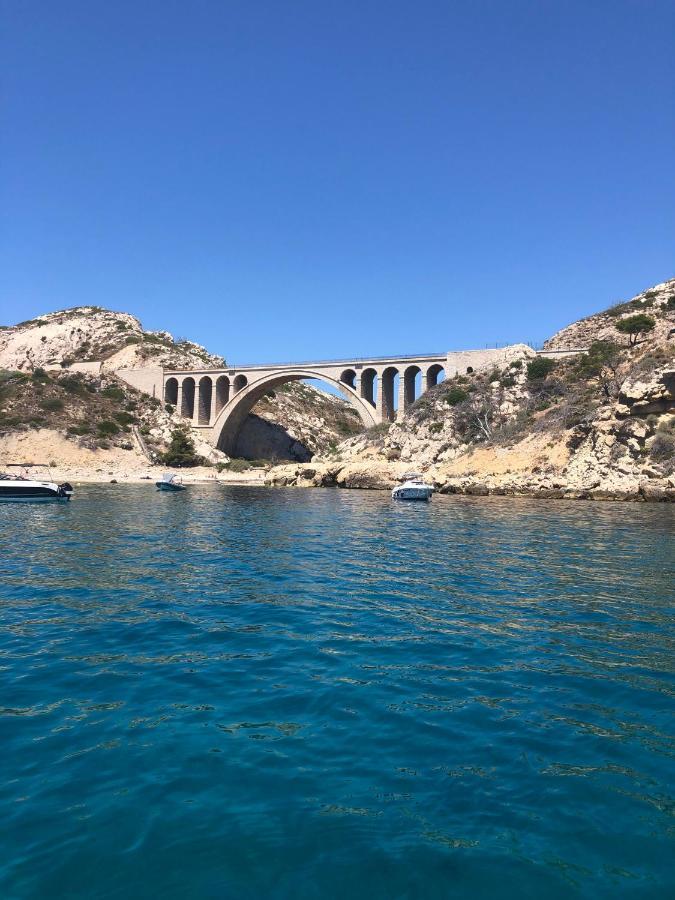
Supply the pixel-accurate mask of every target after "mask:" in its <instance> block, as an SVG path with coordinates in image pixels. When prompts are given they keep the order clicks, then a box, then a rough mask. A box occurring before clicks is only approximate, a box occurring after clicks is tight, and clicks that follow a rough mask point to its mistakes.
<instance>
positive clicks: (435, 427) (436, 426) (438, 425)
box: [429, 422, 443, 434]
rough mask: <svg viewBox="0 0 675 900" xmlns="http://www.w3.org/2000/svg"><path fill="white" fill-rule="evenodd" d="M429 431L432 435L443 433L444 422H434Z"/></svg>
mask: <svg viewBox="0 0 675 900" xmlns="http://www.w3.org/2000/svg"><path fill="white" fill-rule="evenodd" d="M429 431H430V432H431V434H438V433H439V431H443V423H442V422H432V423H431V425H430V426H429Z"/></svg>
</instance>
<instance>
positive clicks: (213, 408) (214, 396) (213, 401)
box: [209, 384, 218, 425]
mask: <svg viewBox="0 0 675 900" xmlns="http://www.w3.org/2000/svg"><path fill="white" fill-rule="evenodd" d="M217 394H218V391H217V389H216V385H215V384H214V385H213V387H212V388H211V409H210V410H209V425H213V423H214V422H215V420H216V400H217Z"/></svg>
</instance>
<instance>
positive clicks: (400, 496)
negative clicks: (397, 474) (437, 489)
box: [391, 472, 434, 500]
mask: <svg viewBox="0 0 675 900" xmlns="http://www.w3.org/2000/svg"><path fill="white" fill-rule="evenodd" d="M401 480H402V482H403V483H402V484H399V486H398V487H395V488H394V490H393V491H392V492H391V496H392V499H394V500H431V495H432V494H433V492H434V489H433V486H432V485H430V484H425V483H424V479H423V478H422V476H421V475H419V474H418V473H417V472H408V473H406V474H405V475H404V476H403V477H402V479H401Z"/></svg>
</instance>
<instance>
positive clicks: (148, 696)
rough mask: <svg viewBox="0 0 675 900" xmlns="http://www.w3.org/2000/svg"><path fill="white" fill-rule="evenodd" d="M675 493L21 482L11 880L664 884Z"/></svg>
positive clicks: (10, 710)
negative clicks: (539, 494) (40, 489)
mask: <svg viewBox="0 0 675 900" xmlns="http://www.w3.org/2000/svg"><path fill="white" fill-rule="evenodd" d="M674 523H675V511H673V509H672V508H671V507H669V506H657V505H625V504H590V503H588V504H587V503H580V502H578V503H565V502H556V503H542V502H539V503H534V502H529V501H513V500H507V499H497V498H489V499H480V500H477V499H476V500H474V499H471V498H463V497H456V498H455V497H439V498H436V499H435V500H434V502H433V503H432V504H431V505H430V506H426V505H414V504H410V505H405V504H398V505H396V504H392V503H391V502H390V501H389V499H388V497H387V496H386V495H383V494H370V493H361V492H359V493H356V492H354V493H352V492H343V491H299V490H295V491H294V490H287V491H283V490H279V491H267V490H261V489H257V488H255V489H254V488H250V489H249V488H229V489H228V488H222V487H218V486H208V487H206V486H205V487H193V488H191V489H190V490H189V491H186V492H184V494H181V495H176V496H168V495H166V496H165V495H162V494H156V493H155V492H154V490H153V488H152V487H151V486H124V487H121V486H117V487H113V486H105V487H103V486H101V487H95V486H92V487H86V488H81V489H79V490H78V492H77V495H76V499H75V500H74V501H73V502H72V503H71V504H68V505H63V506H28V505H21V506H19V505H16V506H14V505H8V504H7V505H4V506H2V507H0V526H1V527H0V535H1V537H0V625H1V628H0V677H1V679H2V682H1V683H2V695H1V697H0V729H1V734H2V738H3V764H2V768H1V769H0V775H1V777H0V799H1V800H2V801H3V812H4V822H3V826H4V827H3V829H2V838H1V839H0V849H1V850H2V855H1V856H0V895H2V896H3V897H8V898H43V897H62V896H63V897H66V896H67V897H69V898H87V900H90V898H113V897H114V898H117V897H125V898H126V897H134V898H144V897H148V898H150V897H152V898H155V897H157V896H161V897H163V898H174V897H175V898H184V897H186V896H189V897H191V898H202V897H203V898H215V897H219V898H220V897H232V898H249V897H250V898H256V900H258V898H260V897H275V898H277V897H278V898H294V900H296V898H332V897H335V898H342V897H347V896H348V897H350V898H355V900H358V898H361V897H363V898H368V900H376V898H387V900H389V898H398V897H400V898H425V900H426V898H448V897H462V898H464V897H500V898H502V897H514V898H527V897H532V898H540V897H541V896H544V895H545V896H547V898H552V900H555V898H568V897H577V896H578V897H589V898H590V897H593V898H598V897H608V898H609V897H612V898H614V897H616V896H617V895H618V896H627V897H633V896H635V897H650V898H652V897H656V898H660V897H664V898H665V897H670V896H672V895H673V893H674V892H675V871H674V868H673V862H672V860H673V859H675V853H673V838H674V837H675V823H674V822H673V818H674V817H675V800H674V799H673V794H674V791H673V777H672V776H673V771H674V770H673V756H674V747H675V742H674V741H673V718H672V709H673V705H672V700H673V694H674V693H675V683H674V682H675V678H674V674H675V669H674V666H673V659H674V658H675V655H674V653H673V651H674V649H675V646H674V645H675V640H674V632H673V628H672V625H673V600H674V599H675V590H674V588H673V584H674V583H675V579H674V578H673V576H674V574H675V573H674V571H673V570H674V568H675V553H674V550H675V537H674V529H673V525H674Z"/></svg>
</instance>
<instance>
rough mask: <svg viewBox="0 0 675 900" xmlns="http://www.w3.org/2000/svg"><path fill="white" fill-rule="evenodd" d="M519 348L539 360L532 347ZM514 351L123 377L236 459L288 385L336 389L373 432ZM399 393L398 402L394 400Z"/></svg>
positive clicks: (141, 372)
mask: <svg viewBox="0 0 675 900" xmlns="http://www.w3.org/2000/svg"><path fill="white" fill-rule="evenodd" d="M517 346H519V347H520V348H521V349H522V350H523V351H524V353H530V354H532V355H533V351H532V350H530V349H529V348H528V347H525V346H522V345H517ZM515 349H516V348H515V347H512V348H508V347H507V348H504V349H501V350H464V351H451V352H449V353H445V354H441V355H434V354H432V355H422V356H392V357H372V358H369V359H351V360H331V361H328V362H303V363H279V364H275V365H252V366H229V367H228V366H225V367H224V368H222V369H209V368H204V369H184V370H171V369H146V370H140V369H139V370H127V371H126V372H123V371H120V372H118V374H119V375H121V376H122V377H123V378H124V379H125V380H126V381H128V382H129V383H130V384H132V385H133V386H134V387H137V388H139V389H140V390H143V391H145V392H146V393H149V394H151V395H153V396H156V397H158V398H160V399H162V400H163V401H164V402H165V403H170V404H171V405H172V406H175V407H176V409H177V410H178V413H179V415H181V416H182V417H183V418H184V419H185V420H186V421H188V422H189V423H190V424H191V425H192V427H194V428H197V429H200V430H201V431H202V433H203V436H204V437H206V438H207V439H208V440H209V442H210V443H211V444H213V446H214V447H218V448H219V449H220V450H223V451H224V452H225V453H227V454H229V455H235V454H236V445H237V437H238V434H239V430H240V428H241V426H242V424H243V423H244V420H245V419H246V417H247V416H248V414H249V413H250V412H251V410H252V409H253V407H254V406H255V404H256V403H257V402H258V400H260V399H261V398H262V397H263V396H264V394H265V393H267V391H270V390H273V389H274V388H276V387H278V386H279V385H281V384H284V383H286V382H289V381H302V380H305V379H317V380H320V381H324V382H326V383H327V384H330V385H332V386H333V387H334V388H337V389H338V390H339V391H340V392H341V394H342V395H343V396H344V398H345V399H346V400H348V401H349V402H350V403H351V405H352V406H353V407H354V409H355V410H356V412H357V413H358V414H359V416H360V418H361V421H362V422H363V426H364V428H370V427H372V426H373V425H377V424H379V423H381V422H392V421H394V420H395V419H396V418H402V417H403V416H404V415H405V412H406V410H407V409H408V408H409V407H410V406H411V405H412V404H413V403H414V402H415V400H417V399H418V397H419V396H420V395H421V394H423V393H424V392H425V391H426V390H427V389H428V388H430V387H433V386H434V385H436V384H437V383H438V382H439V381H441V380H443V379H444V378H450V377H452V376H453V375H456V374H458V373H461V374H464V373H467V372H473V371H478V370H480V369H483V368H486V367H487V366H491V365H495V364H496V365H499V364H500V363H504V361H505V360H506V358H507V356H508V351H509V350H511V356H510V357H509V358H513V351H514V350H515ZM397 377H398V388H397V389H396V387H395V385H396V379H397ZM396 390H397V391H398V397H397V400H398V403H395V399H394V395H395V391H396Z"/></svg>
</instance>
